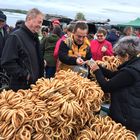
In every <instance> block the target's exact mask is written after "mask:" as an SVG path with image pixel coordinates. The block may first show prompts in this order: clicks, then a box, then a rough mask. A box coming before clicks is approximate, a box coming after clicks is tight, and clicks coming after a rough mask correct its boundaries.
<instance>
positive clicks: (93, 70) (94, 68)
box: [89, 62, 99, 72]
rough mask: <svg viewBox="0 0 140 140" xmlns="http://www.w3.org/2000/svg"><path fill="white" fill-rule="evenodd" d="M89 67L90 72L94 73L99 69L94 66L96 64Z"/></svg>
mask: <svg viewBox="0 0 140 140" xmlns="http://www.w3.org/2000/svg"><path fill="white" fill-rule="evenodd" d="M89 67H90V70H91V71H92V72H95V71H96V70H98V69H99V66H98V65H97V64H96V62H94V63H92V65H90V66H89Z"/></svg>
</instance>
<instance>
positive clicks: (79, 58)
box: [76, 57, 84, 65]
mask: <svg viewBox="0 0 140 140" xmlns="http://www.w3.org/2000/svg"><path fill="white" fill-rule="evenodd" d="M76 63H77V64H78V65H83V64H84V60H83V59H82V58H81V57H78V58H77V59H76Z"/></svg>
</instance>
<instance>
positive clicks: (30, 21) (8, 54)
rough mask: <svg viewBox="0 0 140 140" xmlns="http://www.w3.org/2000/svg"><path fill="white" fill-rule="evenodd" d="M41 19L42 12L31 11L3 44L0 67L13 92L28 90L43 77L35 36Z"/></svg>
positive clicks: (41, 21)
mask: <svg viewBox="0 0 140 140" xmlns="http://www.w3.org/2000/svg"><path fill="white" fill-rule="evenodd" d="M43 18H44V15H43V14H42V12H40V11H39V10H38V9H36V8H34V9H31V10H30V11H29V12H28V13H27V16H26V20H25V24H24V25H23V26H22V27H21V28H20V29H18V30H16V31H15V32H13V33H11V34H10V35H9V37H8V39H7V41H6V43H5V46H4V50H3V53H2V59H1V65H2V68H4V69H5V71H6V72H7V74H8V75H9V77H10V88H11V89H13V90H14V91H17V90H18V89H27V88H29V86H30V84H33V83H35V82H36V81H37V79H38V78H40V77H42V76H43V72H44V71H43V67H44V65H43V57H42V56H41V53H40V44H39V39H38V34H37V33H38V32H39V30H40V28H41V26H42V23H43Z"/></svg>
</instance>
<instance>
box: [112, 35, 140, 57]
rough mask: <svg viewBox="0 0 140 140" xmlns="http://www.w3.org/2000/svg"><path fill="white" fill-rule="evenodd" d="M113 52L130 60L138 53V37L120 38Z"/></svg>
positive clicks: (139, 40)
mask: <svg viewBox="0 0 140 140" xmlns="http://www.w3.org/2000/svg"><path fill="white" fill-rule="evenodd" d="M113 51H114V53H115V54H116V55H119V56H122V57H124V56H126V54H129V57H130V58H132V57H134V56H137V55H138V54H139V53H140V39H139V37H134V36H126V37H123V38H121V39H120V40H119V41H118V42H117V43H116V44H115V46H114V48H113Z"/></svg>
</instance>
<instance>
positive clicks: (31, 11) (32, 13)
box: [26, 8, 44, 21]
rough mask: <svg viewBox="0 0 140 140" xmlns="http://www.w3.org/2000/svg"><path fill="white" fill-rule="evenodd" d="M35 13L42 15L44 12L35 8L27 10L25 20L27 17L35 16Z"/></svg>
mask: <svg viewBox="0 0 140 140" xmlns="http://www.w3.org/2000/svg"><path fill="white" fill-rule="evenodd" d="M37 15H42V16H43V17H44V14H43V13H42V12H41V11H40V10H38V9H37V8H33V9H31V10H29V11H28V13H27V15H26V21H27V19H28V18H32V19H33V18H35V17H36V16H37Z"/></svg>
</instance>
